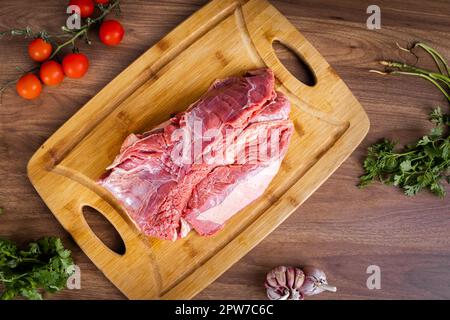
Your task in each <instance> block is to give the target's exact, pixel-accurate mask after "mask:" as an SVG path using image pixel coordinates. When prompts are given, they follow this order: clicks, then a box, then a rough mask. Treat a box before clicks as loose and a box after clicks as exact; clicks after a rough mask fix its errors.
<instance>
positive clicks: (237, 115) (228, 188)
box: [99, 69, 293, 240]
mask: <svg viewBox="0 0 450 320" xmlns="http://www.w3.org/2000/svg"><path fill="white" fill-rule="evenodd" d="M289 112H290V103H289V101H288V100H287V98H286V97H285V96H284V95H283V94H282V93H281V92H276V91H275V90H274V75H273V72H272V71H271V70H270V69H259V70H254V71H250V72H248V73H247V74H245V75H244V76H243V77H230V78H227V79H224V80H218V81H215V82H214V83H213V84H212V85H211V87H210V88H209V90H208V91H207V92H206V93H205V94H204V95H203V96H202V97H201V98H200V99H199V100H197V101H196V102H194V103H193V104H192V105H191V106H190V107H189V108H188V109H187V110H186V111H185V112H182V113H179V114H177V115H176V116H174V117H173V118H171V119H170V120H168V121H167V122H165V123H163V124H161V125H159V126H158V127H157V128H155V129H153V130H151V131H149V132H146V133H144V134H130V135H129V136H128V137H127V138H126V139H125V141H124V142H123V144H122V146H121V148H120V153H119V154H118V155H117V157H116V158H115V159H114V161H113V163H112V164H111V165H110V166H108V167H107V170H109V171H108V172H107V173H106V174H105V176H104V177H103V178H101V179H100V180H99V184H101V185H102V186H103V187H105V188H106V189H108V190H109V192H110V193H111V194H112V195H113V196H114V197H116V199H117V200H118V201H119V202H120V203H121V204H122V205H123V206H124V207H125V209H126V210H127V213H128V214H129V216H130V217H131V219H132V220H133V221H134V223H135V224H136V225H137V227H138V228H139V229H140V230H142V232H144V233H145V234H146V235H149V236H154V237H157V238H160V239H169V240H176V239H178V238H182V237H184V236H186V235H187V234H188V232H189V231H190V230H191V228H193V229H194V230H195V231H196V232H198V233H199V234H200V235H212V234H214V233H215V232H217V231H218V230H220V229H221V228H222V227H223V226H224V223H225V222H226V221H227V220H228V219H229V218H230V217H232V216H233V215H234V214H235V213H236V212H238V211H239V210H241V209H242V208H243V207H245V206H247V205H248V204H249V203H251V202H252V201H254V200H255V199H256V198H258V197H260V196H261V195H262V194H263V192H264V190H265V189H266V188H267V186H268V185H269V183H270V181H271V180H272V178H273V177H274V176H275V175H276V173H277V172H278V170H279V167H280V164H281V161H282V159H283V157H284V155H285V154H286V151H287V148H288V145H289V140H290V137H291V134H292V130H293V125H292V122H291V121H290V120H289Z"/></svg>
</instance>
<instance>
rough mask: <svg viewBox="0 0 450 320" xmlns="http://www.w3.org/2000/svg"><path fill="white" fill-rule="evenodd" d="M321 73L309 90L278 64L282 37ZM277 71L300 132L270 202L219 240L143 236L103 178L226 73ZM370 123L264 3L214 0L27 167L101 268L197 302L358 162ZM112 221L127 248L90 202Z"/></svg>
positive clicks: (127, 290) (140, 292) (160, 295)
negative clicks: (132, 137)
mask: <svg viewBox="0 0 450 320" xmlns="http://www.w3.org/2000/svg"><path fill="white" fill-rule="evenodd" d="M275 40H276V41H280V42H281V43H283V44H284V45H285V46H287V47H288V48H290V49H292V50H293V51H294V52H295V53H296V54H297V55H298V56H299V57H300V58H301V59H303V61H305V62H306V64H307V65H308V66H309V67H310V68H311V70H312V72H313V73H314V76H315V80H316V84H315V85H314V86H307V85H305V84H303V83H302V82H300V81H299V80H297V79H296V78H295V77H294V76H292V75H291V74H290V73H289V71H288V70H287V69H286V68H285V67H284V66H283V64H282V63H281V62H280V61H279V60H278V58H277V56H276V54H275V52H274V50H273V47H272V43H273V41H275ZM264 66H267V67H270V68H272V70H274V73H275V76H276V78H277V85H278V90H280V91H283V92H284V93H285V94H287V95H288V97H289V99H290V100H291V103H292V105H293V107H292V111H291V119H292V120H293V122H294V127H295V133H294V134H293V137H292V139H291V143H290V146H289V150H288V153H287V155H286V157H285V159H284V161H283V163H282V166H281V169H280V171H279V173H278V174H277V176H276V177H275V178H274V180H273V181H272V183H271V184H270V186H269V188H268V189H267V190H266V192H265V193H264V195H263V196H262V197H261V198H259V199H258V200H257V201H255V202H253V203H252V204H251V205H249V206H248V207H246V208H245V209H243V210H241V212H239V213H238V214H236V215H235V216H234V217H233V218H232V219H231V220H230V221H228V222H227V224H226V226H225V228H224V229H223V230H222V231H220V232H219V233H218V234H216V235H214V236H212V237H208V238H205V237H200V236H199V235H197V234H196V233H195V232H194V231H191V232H190V233H189V235H188V236H187V237H186V238H184V239H180V240H177V241H175V242H171V241H165V240H158V239H155V238H150V237H146V236H144V235H143V234H140V233H139V232H138V230H137V229H136V228H135V227H134V225H133V223H132V222H131V221H130V220H129V218H128V216H127V215H126V213H125V211H124V209H123V208H122V207H121V206H120V204H119V203H118V202H116V201H115V199H114V198H113V197H112V196H111V195H110V194H109V193H108V192H106V191H105V190H104V189H103V188H101V187H100V186H98V185H96V183H95V181H96V180H97V179H98V178H99V177H100V176H101V175H102V174H103V173H104V171H105V167H106V166H107V165H109V164H110V163H111V161H112V160H113V158H114V156H115V155H116V154H117V153H118V152H119V148H120V145H121V143H122V141H123V140H124V138H125V137H126V136H127V135H128V134H129V133H132V132H134V133H140V132H144V131H147V130H149V129H151V128H152V127H154V126H156V125H158V124H159V123H161V122H163V121H165V120H167V119H168V118H169V117H170V115H171V114H174V113H177V112H180V111H183V110H184V109H186V108H187V107H188V106H189V105H190V104H191V103H192V102H194V101H195V100H196V99H198V98H199V97H200V96H201V95H202V93H204V92H205V91H206V90H207V88H208V87H209V85H210V84H211V83H212V81H214V80H215V79H218V78H225V77H228V76H231V75H241V74H243V73H244V72H245V71H247V70H251V69H256V68H259V67H264ZM368 128H369V121H368V118H367V115H366V114H365V112H364V111H363V109H362V107H361V105H360V104H359V103H358V101H357V100H356V99H355V97H354V96H353V95H352V93H351V92H350V90H349V89H348V88H347V87H346V85H345V84H344V83H343V81H342V80H341V79H340V78H339V77H338V76H337V75H336V73H335V72H334V71H333V69H332V68H331V67H330V66H329V65H328V63H327V62H326V61H325V60H324V59H323V57H322V56H321V55H320V54H319V53H318V52H317V51H316V50H315V49H314V47H313V46H312V45H311V44H310V43H309V42H307V41H306V40H305V38H304V37H303V36H302V35H301V34H300V33H299V32H298V31H297V30H296V29H295V27H293V26H292V24H290V23H289V21H288V20H287V19H286V18H285V17H284V16H283V15H282V14H281V13H280V12H278V11H277V10H276V9H275V8H274V7H273V6H271V5H270V4H269V3H268V2H267V1H265V0H250V1H233V0H214V1H212V2H210V3H209V4H207V5H206V6H205V7H203V8H202V9H200V10H199V11H198V12H196V13H195V14H194V15H192V16H191V17H190V18H189V19H188V20H186V21H185V22H183V23H182V24H181V25H180V26H178V27H177V28H176V29H175V30H173V31H172V32H171V33H170V34H168V35H167V36H166V37H165V38H163V39H162V40H161V41H159V42H158V43H157V44H156V45H154V46H153V47H152V48H150V49H149V50H148V51H147V52H145V53H144V54H143V55H142V56H141V57H140V58H139V59H137V60H136V61H135V62H134V63H133V64H131V65H130V66H129V67H128V68H126V69H125V70H124V71H123V72H122V73H121V74H120V75H119V76H118V77H116V78H115V79H114V80H113V81H112V82H111V83H110V84H108V85H107V86H106V87H105V88H104V89H103V90H101V91H100V92H99V93H98V94H97V95H96V96H95V97H93V98H92V99H91V100H90V101H89V102H88V103H87V104H86V105H85V106H84V107H83V108H82V109H81V110H80V111H79V112H77V113H76V114H75V115H74V116H73V117H72V118H71V119H70V120H69V121H68V122H67V123H65V124H64V125H63V126H62V127H61V128H60V129H59V130H58V131H57V132H56V133H55V134H54V135H53V136H52V137H50V138H49V139H48V140H47V141H46V142H45V143H44V144H43V145H42V146H41V147H40V148H39V149H38V151H37V152H36V153H35V154H34V156H33V157H32V159H31V160H30V162H29V164H28V175H29V178H30V180H31V182H32V183H33V185H34V187H35V188H36V190H37V191H38V193H39V194H40V196H41V197H42V199H43V200H44V201H45V203H46V204H47V205H48V207H49V208H50V209H51V211H52V212H53V213H54V215H55V216H56V218H57V219H58V220H59V222H60V223H61V224H62V225H63V226H64V228H65V229H66V230H67V231H68V232H69V233H70V234H71V235H72V237H73V238H74V239H75V241H76V242H77V244H78V245H79V246H80V247H81V248H82V249H83V251H84V252H85V253H86V254H87V255H88V256H89V258H90V259H91V260H92V261H93V262H94V263H95V264H96V265H97V267H98V268H99V269H100V270H101V271H102V272H103V273H104V274H105V275H106V276H107V277H108V278H109V279H110V280H111V281H112V282H113V283H114V284H115V285H116V286H117V287H118V288H119V289H120V290H121V291H122V292H123V293H124V294H125V295H126V296H127V297H128V298H131V299H189V298H191V297H193V296H194V295H195V294H197V293H198V292H199V291H201V290H202V289H203V288H205V287H206V286H207V285H208V284H210V283H211V282H212V281H214V280H215V279H216V278H217V277H219V276H220V275H221V274H222V273H223V272H224V271H225V270H227V269H228V268H229V267H230V266H231V265H233V264H234V263H235V262H237V261H238V260H239V259H240V258H241V257H243V256H244V255H245V254H246V253H247V252H248V251H249V250H251V249H252V248H253V247H254V246H256V245H257V244H258V243H259V242H260V241H261V240H262V239H264V237H265V236H267V235H268V234H269V233H270V232H271V231H273V230H274V229H275V228H276V227H277V226H278V225H279V224H280V223H282V222H283V221H284V220H285V219H286V218H287V217H288V216H289V215H290V214H291V213H292V212H293V211H294V210H295V209H296V208H297V207H298V206H299V205H300V204H301V203H302V202H303V201H305V200H306V199H307V198H308V197H309V196H310V195H311V194H312V193H313V192H314V191H315V190H316V189H317V188H318V187H319V186H320V185H321V184H322V183H323V182H324V181H325V180H326V179H327V178H328V177H329V176H330V175H331V174H332V173H333V172H334V171H335V170H336V169H337V168H338V166H339V165H340V164H341V163H342V162H343V161H344V160H345V159H346V158H347V157H348V156H349V155H350V153H351V152H352V151H353V150H354V149H355V148H356V146H357V145H358V144H359V143H360V142H361V140H362V139H363V138H364V136H365V135H366V133H367V131H368ZM86 206H87V207H92V208H94V209H95V210H97V211H98V212H100V213H101V214H103V215H104V216H105V217H106V218H107V219H108V220H109V221H110V222H111V224H112V225H113V226H114V227H115V228H116V230H117V231H118V232H119V234H120V236H121V237H122V239H123V241H124V243H125V247H126V252H125V253H124V254H122V255H121V254H118V253H116V252H113V251H112V250H110V249H109V248H108V247H107V246H106V245H105V244H103V243H102V241H101V240H100V239H99V238H98V237H97V236H96V235H95V233H94V232H93V231H92V230H91V228H90V227H89V225H88V223H87V222H86V220H85V218H84V216H83V213H82V212H83V208H84V207H86Z"/></svg>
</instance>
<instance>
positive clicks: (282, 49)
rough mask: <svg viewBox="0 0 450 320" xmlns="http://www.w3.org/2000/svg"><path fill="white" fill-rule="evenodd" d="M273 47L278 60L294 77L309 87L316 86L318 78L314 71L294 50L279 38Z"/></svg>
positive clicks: (273, 43)
mask: <svg viewBox="0 0 450 320" xmlns="http://www.w3.org/2000/svg"><path fill="white" fill-rule="evenodd" d="M272 47H273V50H274V52H275V54H276V56H277V58H278V60H280V62H281V64H282V65H283V66H284V67H285V68H286V69H287V70H288V71H289V72H290V73H291V75H292V76H293V77H295V78H297V80H298V81H300V82H302V83H303V84H305V85H307V86H308V87H313V86H315V84H316V83H317V79H316V76H315V74H314V71H313V70H312V69H311V67H310V66H309V65H308V64H307V63H306V62H305V61H304V60H303V59H302V58H301V57H300V56H299V55H298V54H297V53H296V52H295V51H294V50H292V49H291V48H289V47H288V46H286V45H285V44H283V43H282V42H281V41H279V40H274V41H273V42H272Z"/></svg>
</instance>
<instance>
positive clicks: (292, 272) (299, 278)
mask: <svg viewBox="0 0 450 320" xmlns="http://www.w3.org/2000/svg"><path fill="white" fill-rule="evenodd" d="M304 280H305V275H304V273H303V271H302V270H301V269H298V268H295V267H285V266H279V267H276V268H274V269H272V270H271V271H270V272H269V273H268V274H267V276H266V283H265V287H266V289H267V297H268V298H269V299H270V300H303V294H302V293H301V292H300V288H301V287H302V285H303V282H304Z"/></svg>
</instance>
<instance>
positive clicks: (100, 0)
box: [94, 0, 109, 4]
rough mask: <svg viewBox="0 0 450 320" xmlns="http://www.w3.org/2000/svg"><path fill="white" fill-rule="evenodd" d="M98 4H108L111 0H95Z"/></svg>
mask: <svg viewBox="0 0 450 320" xmlns="http://www.w3.org/2000/svg"><path fill="white" fill-rule="evenodd" d="M94 1H95V3H96V4H107V3H108V2H109V0H94Z"/></svg>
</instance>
